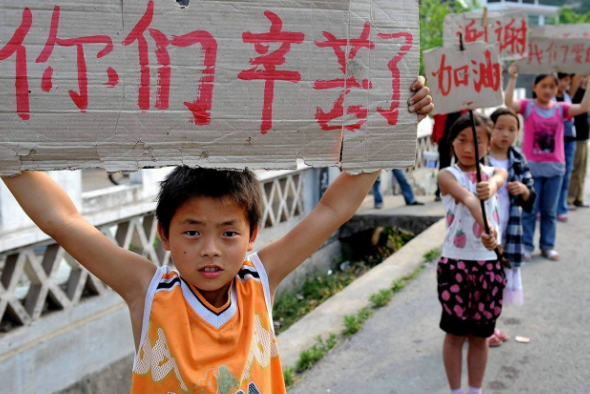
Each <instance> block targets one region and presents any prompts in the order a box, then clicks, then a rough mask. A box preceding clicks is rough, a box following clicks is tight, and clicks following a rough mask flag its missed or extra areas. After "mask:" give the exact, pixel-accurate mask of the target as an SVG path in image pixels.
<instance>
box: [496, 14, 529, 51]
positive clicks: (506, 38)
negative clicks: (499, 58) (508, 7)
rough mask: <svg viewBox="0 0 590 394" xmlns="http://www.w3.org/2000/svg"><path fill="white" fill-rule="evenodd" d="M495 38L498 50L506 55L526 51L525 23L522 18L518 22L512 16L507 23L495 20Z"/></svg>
mask: <svg viewBox="0 0 590 394" xmlns="http://www.w3.org/2000/svg"><path fill="white" fill-rule="evenodd" d="M494 31H495V33H496V39H497V40H498V51H499V52H500V53H503V52H505V53H507V54H508V55H523V54H524V53H525V51H526V37H527V25H526V21H525V20H524V19H521V20H520V23H518V22H517V21H516V19H515V18H512V19H511V20H510V22H508V23H502V21H496V29H495V30H494Z"/></svg>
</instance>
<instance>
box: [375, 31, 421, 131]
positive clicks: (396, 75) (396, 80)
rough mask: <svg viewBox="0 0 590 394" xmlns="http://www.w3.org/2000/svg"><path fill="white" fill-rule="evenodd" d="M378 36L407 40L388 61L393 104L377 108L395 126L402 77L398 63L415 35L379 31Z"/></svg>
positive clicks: (408, 48) (408, 49) (407, 50)
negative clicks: (387, 107)
mask: <svg viewBox="0 0 590 394" xmlns="http://www.w3.org/2000/svg"><path fill="white" fill-rule="evenodd" d="M377 36H378V37H379V38H383V39H386V40H391V39H395V38H403V39H404V40H405V41H404V44H403V45H402V46H401V48H400V50H399V52H398V53H397V54H396V55H395V56H394V57H393V58H392V59H391V60H390V61H389V63H387V67H388V68H389V71H391V89H392V91H393V93H392V95H391V106H390V107H389V109H384V108H381V107H378V108H377V111H378V112H379V113H380V114H381V116H383V117H384V118H385V119H386V120H387V123H388V124H389V125H391V126H394V125H396V124H397V121H398V117H399V104H400V103H399V100H400V95H401V77H400V71H399V67H398V66H397V65H398V63H399V62H400V61H401V60H402V59H403V58H404V56H406V55H407V54H408V52H410V50H411V49H412V45H413V43H414V37H412V34H411V33H407V32H400V33H394V34H383V33H378V34H377Z"/></svg>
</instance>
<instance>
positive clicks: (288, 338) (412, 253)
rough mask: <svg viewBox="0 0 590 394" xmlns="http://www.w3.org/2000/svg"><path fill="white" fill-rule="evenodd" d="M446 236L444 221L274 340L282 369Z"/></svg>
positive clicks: (337, 329) (336, 329)
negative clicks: (318, 337) (277, 345)
mask: <svg viewBox="0 0 590 394" xmlns="http://www.w3.org/2000/svg"><path fill="white" fill-rule="evenodd" d="M445 232H446V224H445V220H444V219H440V220H439V221H438V222H436V223H435V224H433V225H432V226H430V227H429V228H428V229H427V230H425V231H423V232H422V233H420V234H419V235H417V236H416V237H415V238H414V239H412V240H411V241H410V242H408V243H407V244H406V245H405V246H404V247H402V248H401V249H400V250H398V251H397V252H396V253H394V254H393V255H391V256H390V257H388V258H387V259H386V260H385V261H383V262H382V263H381V264H379V265H378V266H376V267H375V268H373V269H372V270H371V271H369V272H367V273H366V274H365V275H363V276H362V277H360V278H358V279H357V280H355V281H354V282H352V283H351V284H350V285H349V286H347V287H346V289H344V290H343V291H341V292H340V293H338V294H336V295H334V296H332V297H331V298H330V299H329V300H327V301H326V302H324V303H323V304H322V305H320V306H319V307H317V308H316V309H314V310H313V311H311V312H310V313H308V314H307V315H306V316H305V317H303V318H302V319H301V320H299V321H298V322H297V323H295V324H294V325H292V326H291V327H290V328H289V329H288V330H287V331H285V332H283V333H281V334H280V335H279V336H278V337H277V341H278V344H279V352H280V355H281V363H282V365H283V369H286V368H289V367H294V366H295V363H296V362H297V360H298V358H299V354H300V353H301V352H302V351H303V350H305V349H307V348H309V347H311V346H313V344H314V343H315V338H316V337H317V336H318V335H320V336H322V338H326V337H328V335H329V334H330V333H333V334H339V333H341V332H342V330H343V328H344V326H343V319H344V316H346V315H353V314H356V313H357V312H358V311H359V310H360V309H362V308H364V307H365V306H368V305H369V296H370V295H371V294H373V293H375V292H377V291H379V290H380V289H388V288H391V284H392V282H393V281H394V280H397V279H401V278H403V277H405V276H407V275H409V274H410V273H412V272H413V271H414V270H415V269H416V268H418V267H419V266H420V264H422V263H423V262H424V254H425V253H426V252H428V251H429V250H432V249H433V248H440V247H441V246H442V244H443V241H444V237H445Z"/></svg>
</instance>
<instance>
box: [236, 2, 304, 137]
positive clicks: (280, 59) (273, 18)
mask: <svg viewBox="0 0 590 394" xmlns="http://www.w3.org/2000/svg"><path fill="white" fill-rule="evenodd" d="M264 16H266V18H267V19H268V20H269V21H270V22H271V27H270V31H269V32H268V33H260V34H254V33H252V32H249V31H248V32H245V33H243V34H242V40H243V41H244V42H245V43H248V44H254V49H255V50H256V52H258V53H259V54H260V55H262V56H258V57H256V58H253V59H250V64H252V65H254V67H253V68H251V69H248V70H243V71H241V72H240V73H239V74H238V78H240V79H242V80H245V81H252V80H264V81H265V83H264V104H263V106H262V124H261V126H260V132H261V133H262V134H266V132H267V131H268V130H270V129H271V128H272V106H273V101H274V87H275V81H287V82H293V83H297V82H299V81H300V80H301V74H299V72H297V71H290V70H277V66H280V65H283V64H285V62H286V59H285V55H286V54H287V53H288V52H289V51H290V50H291V45H293V44H301V43H302V42H303V39H304V38H305V35H304V34H303V33H301V32H284V31H282V28H283V21H282V20H281V18H280V17H279V16H278V15H276V14H275V13H273V12H271V11H265V12H264ZM271 43H280V44H281V45H280V47H279V48H278V49H276V50H275V51H272V52H270V53H269V49H270V45H269V44H271ZM258 66H262V67H263V70H260V69H259V68H258Z"/></svg>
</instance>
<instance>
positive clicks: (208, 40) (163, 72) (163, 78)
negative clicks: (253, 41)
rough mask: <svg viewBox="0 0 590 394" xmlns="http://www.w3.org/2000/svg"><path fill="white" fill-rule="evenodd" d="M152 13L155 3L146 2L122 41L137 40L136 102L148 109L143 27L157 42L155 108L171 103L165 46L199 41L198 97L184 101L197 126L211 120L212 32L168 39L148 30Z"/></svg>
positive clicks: (214, 43) (214, 51) (214, 44)
mask: <svg viewBox="0 0 590 394" xmlns="http://www.w3.org/2000/svg"><path fill="white" fill-rule="evenodd" d="M153 16H154V2H153V1H150V2H148V4H147V9H146V12H145V13H144V15H143V16H142V17H141V18H140V20H139V21H138V22H137V24H136V25H135V26H134V27H133V29H131V31H130V32H129V34H128V35H127V37H126V38H125V40H123V45H124V46H129V45H131V44H132V43H134V42H136V41H137V49H138V54H139V66H140V86H139V92H138V100H137V104H138V106H139V108H140V109H141V110H143V111H147V110H149V109H150V94H151V89H150V67H149V53H148V42H147V39H146V38H145V32H146V30H147V31H149V33H150V36H151V37H152V39H153V40H154V41H155V42H156V48H157V49H156V61H157V62H158V65H159V66H160V67H159V68H158V91H157V95H156V108H157V109H160V110H166V109H168V108H169V105H170V81H171V74H172V69H171V66H170V54H169V52H168V47H169V46H170V45H172V46H176V47H179V48H186V47H189V46H192V45H195V44H200V46H201V51H202V52H203V53H204V69H203V71H202V76H201V78H200V79H199V88H198V91H197V97H196V98H195V100H194V101H192V102H186V101H185V102H184V105H185V106H186V107H187V108H188V109H189V110H190V111H191V113H192V114H193V120H192V121H193V123H195V124H196V125H199V126H204V125H208V124H210V123H211V107H212V105H213V84H214V81H215V64H216V61H217V41H215V39H214V38H213V36H212V35H211V34H209V33H208V32H206V31H204V30H196V31H193V32H190V33H187V34H183V35H181V36H174V35H173V36H172V38H168V37H167V36H166V35H165V34H164V33H163V32H162V31H160V30H158V29H150V28H149V26H150V24H151V22H152V19H153Z"/></svg>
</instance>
